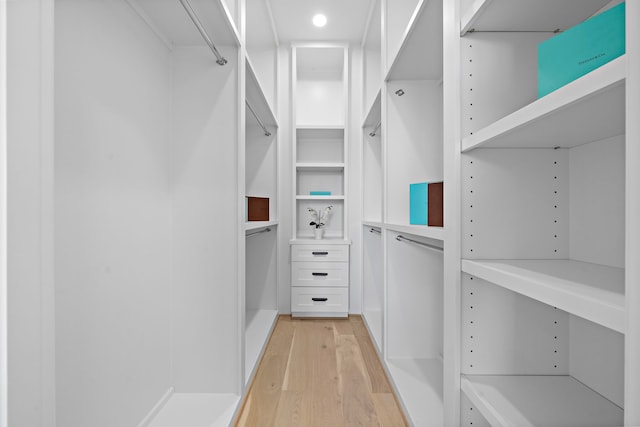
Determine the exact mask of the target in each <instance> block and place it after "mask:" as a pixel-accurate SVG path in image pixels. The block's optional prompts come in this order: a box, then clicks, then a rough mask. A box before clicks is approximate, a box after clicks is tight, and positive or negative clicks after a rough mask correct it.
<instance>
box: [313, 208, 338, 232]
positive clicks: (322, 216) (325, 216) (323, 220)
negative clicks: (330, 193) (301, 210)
mask: <svg viewBox="0 0 640 427" xmlns="http://www.w3.org/2000/svg"><path fill="white" fill-rule="evenodd" d="M331 209H333V206H327V207H326V208H324V209H322V210H320V209H318V210H315V209H313V208H307V210H308V211H309V215H311V222H310V223H309V225H311V226H313V227H315V228H322V227H324V226H325V225H327V222H328V221H329V215H330V214H331Z"/></svg>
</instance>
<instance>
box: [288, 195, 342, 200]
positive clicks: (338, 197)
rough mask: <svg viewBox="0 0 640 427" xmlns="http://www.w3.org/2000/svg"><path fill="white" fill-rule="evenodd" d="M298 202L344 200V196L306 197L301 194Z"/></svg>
mask: <svg viewBox="0 0 640 427" xmlns="http://www.w3.org/2000/svg"><path fill="white" fill-rule="evenodd" d="M296 200H344V196H306V195H302V194H299V195H297V196H296Z"/></svg>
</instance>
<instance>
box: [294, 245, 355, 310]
mask: <svg viewBox="0 0 640 427" xmlns="http://www.w3.org/2000/svg"><path fill="white" fill-rule="evenodd" d="M291 313H292V315H293V316H296V317H347V315H348V314H349V244H348V243H346V242H345V243H343V244H336V242H331V243H327V242H326V241H325V242H315V241H313V240H306V241H304V240H303V241H300V240H298V241H296V242H295V243H294V242H292V244H291Z"/></svg>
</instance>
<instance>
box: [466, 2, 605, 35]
mask: <svg viewBox="0 0 640 427" xmlns="http://www.w3.org/2000/svg"><path fill="white" fill-rule="evenodd" d="M607 3H609V0H559V1H536V2H523V1H513V0H475V1H473V2H470V5H469V7H468V10H466V11H462V17H461V19H460V29H461V30H460V34H461V35H464V34H465V33H467V32H468V31H470V30H475V31H549V32H552V31H555V30H558V29H559V30H566V29H568V28H571V27H573V26H575V25H577V24H579V23H580V22H582V21H584V20H585V19H587V18H589V17H590V16H591V15H593V14H595V13H596V12H598V10H600V8H602V7H603V6H605V5H606V4H607Z"/></svg>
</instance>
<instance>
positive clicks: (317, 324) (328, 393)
mask: <svg viewBox="0 0 640 427" xmlns="http://www.w3.org/2000/svg"><path fill="white" fill-rule="evenodd" d="M313 326H314V327H313V331H312V333H313V337H315V341H316V347H315V350H314V351H315V355H314V357H313V359H314V363H313V370H312V375H313V378H312V394H311V396H312V399H313V423H314V425H317V426H334V425H335V426H339V425H344V421H345V420H344V415H343V413H342V396H341V395H340V389H339V387H338V385H339V376H338V357H337V353H336V340H335V335H336V331H335V327H334V324H333V321H314V325H313Z"/></svg>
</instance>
